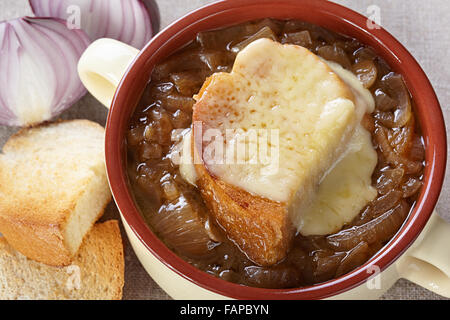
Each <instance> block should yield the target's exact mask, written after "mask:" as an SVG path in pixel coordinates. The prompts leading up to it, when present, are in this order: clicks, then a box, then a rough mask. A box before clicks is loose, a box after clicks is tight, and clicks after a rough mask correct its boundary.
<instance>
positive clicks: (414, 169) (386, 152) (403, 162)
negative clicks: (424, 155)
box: [375, 127, 422, 174]
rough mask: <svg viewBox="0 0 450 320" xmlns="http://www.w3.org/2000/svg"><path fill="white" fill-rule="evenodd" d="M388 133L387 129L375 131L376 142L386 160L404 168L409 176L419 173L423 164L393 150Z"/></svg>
mask: <svg viewBox="0 0 450 320" xmlns="http://www.w3.org/2000/svg"><path fill="white" fill-rule="evenodd" d="M386 131H387V129H386V128H383V127H377V128H376V129H375V141H376V142H377V144H378V147H379V149H380V151H381V153H382V155H383V157H384V159H385V160H386V161H387V162H388V163H389V164H391V165H393V166H394V167H402V168H403V169H404V170H405V173H407V174H413V173H418V172H419V171H420V170H421V168H422V164H421V163H420V162H417V161H411V160H409V159H408V158H404V157H402V156H400V155H398V154H397V153H396V152H395V151H394V150H393V149H392V147H391V145H390V143H389V141H388V138H387V133H386Z"/></svg>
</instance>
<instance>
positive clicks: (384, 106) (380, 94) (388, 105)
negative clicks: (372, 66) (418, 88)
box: [375, 89, 396, 111]
mask: <svg viewBox="0 0 450 320" xmlns="http://www.w3.org/2000/svg"><path fill="white" fill-rule="evenodd" d="M375 104H376V107H377V109H378V110H380V111H390V110H392V109H394V108H395V106H396V102H395V100H394V99H392V98H391V97H389V96H388V95H387V94H386V93H385V92H384V91H383V90H381V89H377V90H375Z"/></svg>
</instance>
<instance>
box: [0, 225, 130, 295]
mask: <svg viewBox="0 0 450 320" xmlns="http://www.w3.org/2000/svg"><path fill="white" fill-rule="evenodd" d="M123 284H124V256H123V244H122V238H121V236H120V230H119V225H118V222H117V221H116V220H110V221H107V222H104V223H99V224H96V225H95V226H94V227H93V228H92V230H91V231H90V232H89V233H88V234H87V236H86V237H85V239H84V241H83V244H82V245H81V247H80V250H79V251H78V253H77V254H76V255H75V257H74V260H73V261H72V264H71V265H69V266H66V267H53V266H48V265H45V264H42V263H39V262H35V261H33V260H30V259H28V258H27V257H25V256H24V255H22V254H21V253H19V252H17V251H16V250H14V249H13V248H12V247H11V246H10V245H9V244H8V243H7V241H6V239H5V238H4V237H0V299H1V300H19V299H26V300H66V299H69V300H111V299H113V300H118V299H121V298H122V288H123Z"/></svg>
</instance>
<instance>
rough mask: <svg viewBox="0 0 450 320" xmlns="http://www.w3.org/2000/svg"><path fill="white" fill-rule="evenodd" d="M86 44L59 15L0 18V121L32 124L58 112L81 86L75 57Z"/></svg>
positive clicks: (80, 93)
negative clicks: (4, 19) (55, 16)
mask: <svg viewBox="0 0 450 320" xmlns="http://www.w3.org/2000/svg"><path fill="white" fill-rule="evenodd" d="M88 44H89V38H88V36H87V35H86V34H85V33H84V32H83V31H82V30H70V29H68V28H67V27H66V25H65V23H64V21H62V20H59V19H47V18H31V17H24V18H19V19H15V20H11V21H5V22H2V23H0V52H1V55H0V70H1V72H0V124H5V125H11V126H24V125H32V124H36V123H39V122H42V121H45V120H49V119H50V118H52V117H53V116H56V115H58V114H59V113H61V112H62V111H63V110H65V109H66V108H68V107H70V106H71V105H72V104H73V103H74V102H75V101H76V100H78V99H79V98H81V97H82V96H83V95H84V93H85V92H86V90H85V88H84V87H83V85H82V83H81V81H80V79H79V77H78V73H77V62H78V59H79V58H80V56H81V54H82V53H83V51H84V50H85V49H86V47H87V46H88Z"/></svg>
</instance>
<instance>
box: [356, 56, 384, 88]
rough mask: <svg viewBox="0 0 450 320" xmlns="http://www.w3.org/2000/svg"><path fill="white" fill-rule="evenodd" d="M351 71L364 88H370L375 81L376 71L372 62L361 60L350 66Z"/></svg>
mask: <svg viewBox="0 0 450 320" xmlns="http://www.w3.org/2000/svg"><path fill="white" fill-rule="evenodd" d="M352 71H353V73H354V74H356V76H357V77H358V80H359V81H360V82H361V83H362V84H363V86H364V88H370V87H372V85H373V84H374V83H375V80H377V75H378V70H377V67H376V66H375V64H374V63H373V61H371V60H361V61H359V62H357V63H355V64H354V65H353V66H352Z"/></svg>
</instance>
